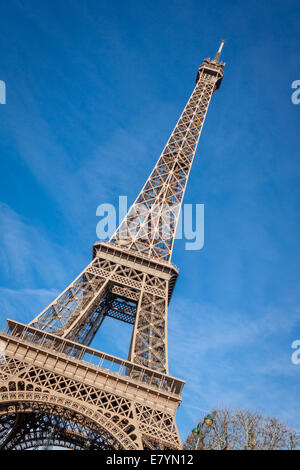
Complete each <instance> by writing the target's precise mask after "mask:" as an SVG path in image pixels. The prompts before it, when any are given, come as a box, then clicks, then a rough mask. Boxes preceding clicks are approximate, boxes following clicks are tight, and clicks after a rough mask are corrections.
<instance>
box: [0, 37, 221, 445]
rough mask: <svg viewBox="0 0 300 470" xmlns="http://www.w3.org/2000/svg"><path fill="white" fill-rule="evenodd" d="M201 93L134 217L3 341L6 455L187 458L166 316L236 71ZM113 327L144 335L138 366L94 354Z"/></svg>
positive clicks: (206, 65)
mask: <svg viewBox="0 0 300 470" xmlns="http://www.w3.org/2000/svg"><path fill="white" fill-rule="evenodd" d="M223 43H224V41H222V42H221V46H220V48H219V51H218V52H217V54H216V57H215V58H214V59H213V60H211V59H205V60H204V62H203V64H202V65H201V66H200V67H199V70H198V75H197V79H196V85H195V88H194V90H193V93H192V95H191V97H190V99H189V101H188V103H187V105H186V107H185V108H184V110H183V113H182V114H181V116H180V118H179V120H178V122H177V124H176V126H175V128H174V130H173V132H172V134H171V136H170V138H169V140H168V142H167V144H166V146H165V148H164V149H163V152H162V154H161V156H160V157H159V159H158V161H157V163H156V165H155V167H154V169H153V171H152V173H151V175H150V176H149V178H148V180H147V181H146V184H145V186H144V187H143V189H142V191H141V192H140V194H139V196H138V197H137V199H136V201H135V203H134V204H133V206H132V207H131V209H130V210H129V212H128V214H127V215H126V217H125V219H124V220H123V221H122V223H121V225H120V226H119V228H118V229H117V230H116V232H115V233H114V235H113V236H112V238H111V240H110V241H109V242H108V243H103V242H97V243H95V245H94V247H93V260H92V262H91V263H90V264H89V265H88V266H87V267H86V268H85V269H84V270H83V271H82V273H81V274H79V276H78V277H77V278H76V279H75V280H74V281H73V282H72V283H71V284H70V285H69V286H68V287H67V288H66V289H65V290H64V291H63V292H62V294H60V295H59V296H58V297H57V298H56V299H55V300H54V301H53V302H52V303H51V304H50V305H49V306H48V307H47V308H46V309H45V310H44V311H43V312H42V313H40V315H38V316H37V317H36V318H34V320H33V321H32V322H31V323H29V324H28V325H25V324H22V323H19V322H16V321H12V320H7V326H6V327H5V330H4V331H3V332H1V333H0V342H1V344H2V347H3V350H5V355H4V356H3V357H2V358H1V361H0V362H1V364H0V448H2V449H26V448H30V447H35V446H45V445H59V446H64V447H69V448H75V449H132V450H137V449H179V448H180V446H181V444H180V439H179V435H178V431H177V427H176V423H175V414H176V410H177V408H178V406H179V404H180V403H181V393H182V389H183V385H184V382H183V381H182V380H180V379H177V378H175V377H171V376H170V375H169V373H168V355H167V308H168V304H169V302H170V299H171V296H172V292H173V289H174V286H175V282H176V279H177V276H178V270H177V268H176V267H175V266H174V265H173V264H172V263H171V254H172V249H173V243H174V237H175V230H176V224H177V221H178V217H179V211H180V207H181V203H182V199H183V196H184V192H185V188H186V184H187V180H188V177H189V173H190V169H191V165H192V162H193V159H194V156H195V152H196V148H197V144H198V141H199V137H200V134H201V131H202V128H203V124H204V120H205V116H206V113H207V110H208V106H209V103H210V99H211V97H212V94H213V93H214V91H215V90H217V89H218V88H219V87H220V84H221V81H222V77H223V67H224V65H225V64H223V63H221V62H220V61H219V59H220V53H221V50H222V47H223ZM105 317H113V318H115V319H117V320H121V321H123V322H127V323H129V324H132V325H133V333H132V339H131V345H130V350H129V356H128V360H124V359H121V358H118V357H115V356H111V355H109V354H106V353H104V352H100V351H97V350H95V349H93V348H91V347H90V346H89V345H90V343H91V341H92V339H93V338H94V336H95V334H96V333H97V331H98V329H99V328H100V327H101V325H102V323H103V321H104V319H105Z"/></svg>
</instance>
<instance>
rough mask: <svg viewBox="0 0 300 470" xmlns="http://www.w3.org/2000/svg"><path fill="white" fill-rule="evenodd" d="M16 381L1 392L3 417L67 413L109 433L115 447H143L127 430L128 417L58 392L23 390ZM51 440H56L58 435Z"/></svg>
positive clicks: (97, 429)
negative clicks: (117, 415) (121, 417)
mask: <svg viewBox="0 0 300 470" xmlns="http://www.w3.org/2000/svg"><path fill="white" fill-rule="evenodd" d="M15 385H16V386H14V385H13V380H12V381H10V383H9V389H10V390H7V391H4V390H3V387H2V390H1V392H0V402H1V405H0V418H1V416H3V415H7V416H9V415H13V414H15V415H16V416H18V415H20V414H23V415H25V414H36V415H38V416H41V415H44V416H59V417H64V419H68V420H69V421H73V422H74V421H75V422H77V423H80V424H81V425H84V426H86V427H88V428H90V429H91V430H92V431H93V432H95V433H97V432H98V433H99V435H105V436H106V439H107V440H108V443H110V445H111V448H112V449H115V450H117V449H124V450H138V449H141V447H140V446H139V443H138V441H137V439H134V438H135V436H134V435H131V436H129V435H128V433H127V432H128V428H129V427H130V426H131V424H130V423H129V422H128V420H126V419H118V417H116V416H111V415H110V414H109V413H106V416H105V414H104V413H102V412H100V411H99V410H95V409H93V408H92V407H91V406H89V405H88V404H86V403H84V404H82V403H79V402H78V401H77V400H76V399H73V398H72V397H66V398H65V397H63V396H62V397H60V396H55V395H52V394H51V393H49V392H45V391H39V390H38V388H37V389H35V390H33V391H26V390H19V386H18V383H16V384H15ZM126 431H127V432H126ZM37 437H38V436H37ZM43 439H44V436H43V433H41V436H40V441H41V442H42V441H43ZM29 440H30V439H29ZM50 441H51V442H53V443H55V439H54V438H53V439H52V440H51V439H50ZM72 441H73V442H75V439H73V440H72V439H71V438H70V439H68V440H67V441H66V442H68V443H71V442H72ZM24 442H25V441H24ZM26 442H29V441H28V440H27V441H26ZM24 445H25V443H24ZM26 445H27V444H26ZM55 445H56V444H55ZM80 447H81V446H80V445H79V448H80ZM27 448H28V447H27ZM72 448H73V447H72Z"/></svg>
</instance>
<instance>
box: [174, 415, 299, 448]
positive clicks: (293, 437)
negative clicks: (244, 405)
mask: <svg viewBox="0 0 300 470" xmlns="http://www.w3.org/2000/svg"><path fill="white" fill-rule="evenodd" d="M211 415H212V416H213V417H214V421H213V424H212V425H211V426H209V427H208V426H205V424H204V425H203V426H202V430H201V432H200V434H199V435H198V436H195V435H193V434H192V433H191V434H189V435H188V437H187V438H186V440H185V442H184V444H183V448H184V449H187V450H191V449H195V448H196V444H197V449H198V450H230V449H231V450H278V449H289V450H295V449H297V448H299V446H300V434H299V433H297V432H296V431H294V430H293V429H291V428H289V427H288V426H286V425H285V424H282V423H280V422H279V421H278V420H277V419H276V418H266V417H264V416H262V415H260V414H259V413H256V412H251V411H248V410H235V411H232V410H229V409H219V410H214V411H212V413H211Z"/></svg>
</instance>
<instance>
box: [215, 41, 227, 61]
mask: <svg viewBox="0 0 300 470" xmlns="http://www.w3.org/2000/svg"><path fill="white" fill-rule="evenodd" d="M224 44H225V41H224V39H222V41H221V44H220V47H219V50H218V52H217V53H216V57H215V61H216V62H219V59H220V56H221V52H222V49H223V47H224Z"/></svg>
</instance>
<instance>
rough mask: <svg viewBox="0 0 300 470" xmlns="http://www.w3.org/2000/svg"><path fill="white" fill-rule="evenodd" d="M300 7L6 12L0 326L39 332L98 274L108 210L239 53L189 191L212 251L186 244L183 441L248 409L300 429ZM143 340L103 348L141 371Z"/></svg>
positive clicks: (210, 118) (214, 105)
mask: <svg viewBox="0 0 300 470" xmlns="http://www.w3.org/2000/svg"><path fill="white" fill-rule="evenodd" d="M299 18H300V5H299V1H298V0H296V1H293V0H286V1H276V0H273V1H271V0H270V1H267V0H265V1H264V2H261V1H256V0H251V1H249V0H248V1H247V0H243V1H241V0H240V1H233V0H228V1H226V2H224V1H218V0H209V1H204V0H197V1H193V0H159V1H153V0H152V1H149V0H143V2H139V1H137V0H132V1H129V0H122V1H115V2H111V1H104V0H100V1H99V0H98V1H93V0H87V1H83V0H81V1H79V0H77V1H74V0H72V1H71V0H65V1H64V2H59V1H58V0H52V1H51V2H50V1H46V0H44V1H43V2H40V1H34V0H26V1H25V0H23V1H22V0H18V1H17V0H11V1H10V2H1V15H0V31H1V33H0V34H1V40H0V80H4V81H5V82H6V87H7V104H6V105H0V156H1V185H0V191H1V194H0V201H1V202H0V224H1V231H0V266H1V272H0V281H1V288H0V308H1V312H0V316H1V322H2V323H3V322H4V319H5V318H6V317H10V318H14V319H16V320H19V321H22V322H28V321H30V319H31V318H32V317H33V316H35V315H36V314H38V313H39V312H40V311H41V310H42V309H43V308H44V307H45V306H46V305H47V304H48V303H49V302H50V301H51V300H52V299H53V298H54V297H55V296H56V294H58V293H59V291H60V290H63V289H64V288H65V287H66V285H67V284H69V282H71V281H72V279H73V278H74V277H75V276H76V275H77V274H78V273H79V272H80V271H81V270H82V269H83V268H84V266H85V265H86V264H88V263H89V261H90V259H91V254H92V244H93V243H94V242H95V241H96V225H97V222H98V219H97V217H96V208H97V206H98V205H99V204H101V203H103V202H105V203H111V204H117V201H118V197H119V195H127V196H128V201H129V203H131V202H133V200H134V199H135V197H136V195H137V193H138V192H139V190H140V189H141V187H142V185H143V184H144V181H145V179H146V178H147V176H148V174H149V172H150V171H151V169H152V167H153V165H154V164H155V161H156V159H157V158H158V156H159V154H160V152H161V150H162V148H163V146H164V144H165V142H166V140H167V138H168V136H169V134H170V132H171V130H172V128H173V126H174V125H175V123H176V121H177V119H178V117H179V115H180V113H181V111H182V109H183V107H184V105H185V103H186V100H187V99H188V97H189V95H190V93H191V91H192V89H193V86H194V83H195V77H196V72H197V67H198V66H199V65H200V63H201V61H202V60H203V58H206V57H212V56H214V54H215V52H216V50H217V48H218V46H219V42H220V40H221V39H223V38H224V39H226V41H227V42H226V46H225V48H224V50H223V60H224V61H225V62H226V67H225V74H224V80H223V83H222V86H221V89H220V90H219V91H217V92H216V93H215V94H214V96H213V99H212V102H211V106H210V109H209V111H208V115H207V120H206V123H205V128H204V131H203V133H202V136H201V139H200V144H199V147H198V151H197V155H196V159H195V162H194V165H193V168H192V172H191V177H190V181H189V185H188V189H187V192H186V197H185V202H186V203H193V204H196V203H202V204H204V205H205V244H204V247H203V249H202V250H200V251H186V250H185V249H184V248H185V245H184V244H185V242H184V241H181V240H177V241H176V244H175V249H174V254H173V261H174V263H175V264H176V265H177V266H179V268H180V277H179V279H178V282H177V285H176V289H175V292H174V295H173V298H172V301H171V304H170V307H169V324H168V341H169V361H170V373H171V374H172V375H175V376H178V377H181V378H183V379H184V380H186V382H187V383H186V386H185V390H184V394H183V403H182V405H181V406H180V408H179V411H178V415H177V416H178V418H177V422H178V426H179V430H180V434H181V436H182V437H183V438H184V437H185V436H186V434H187V433H188V432H189V431H190V429H191V428H193V427H194V425H195V424H196V423H197V421H198V420H199V419H200V418H201V417H202V416H203V413H205V412H206V411H210V410H211V408H213V407H217V406H228V407H243V408H249V409H252V410H257V411H260V412H262V413H264V414H266V415H271V416H277V417H278V418H280V419H281V420H283V421H285V422H286V423H288V424H290V425H291V426H294V427H295V428H297V429H299V428H300V401H299V374H300V365H298V366H296V365H293V364H292V363H291V354H292V349H291V344H292V342H293V341H294V340H295V339H300V308H299V261H300V250H299V228H300V221H299V210H298V204H299V196H300V191H299V177H300V174H299V173H300V171H299V170H300V165H299V122H300V105H294V104H292V101H291V94H292V91H293V90H292V88H291V84H292V82H293V81H294V80H299V79H300V65H299V53H298V45H299V40H300V20H299ZM130 328H131V327H130V326H128V325H125V324H121V323H118V322H116V321H113V320H111V319H108V320H107V321H106V322H105V323H104V326H103V330H102V331H101V332H99V334H98V336H97V338H96V340H95V341H94V343H93V345H94V346H95V347H97V348H99V349H101V350H105V351H107V352H110V353H113V354H117V355H120V356H121V357H127V352H128V348H129V341H130V334H131V330H130Z"/></svg>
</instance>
